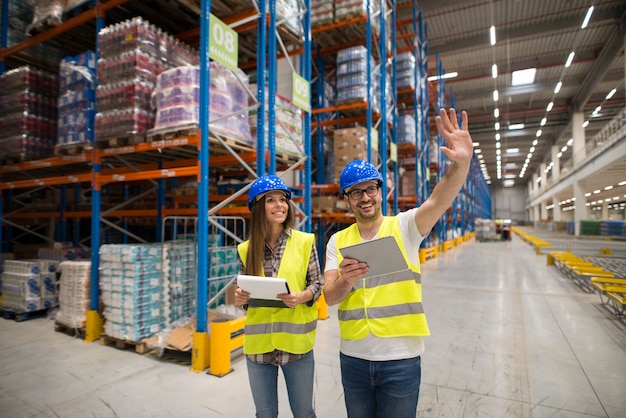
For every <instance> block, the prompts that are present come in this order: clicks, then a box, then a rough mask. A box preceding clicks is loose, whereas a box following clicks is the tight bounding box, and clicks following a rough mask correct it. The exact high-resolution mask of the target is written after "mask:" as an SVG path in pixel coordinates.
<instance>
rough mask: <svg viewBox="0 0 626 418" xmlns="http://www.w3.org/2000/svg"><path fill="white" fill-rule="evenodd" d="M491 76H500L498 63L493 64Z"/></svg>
mask: <svg viewBox="0 0 626 418" xmlns="http://www.w3.org/2000/svg"><path fill="white" fill-rule="evenodd" d="M491 77H492V78H498V64H493V65H492V66H491Z"/></svg>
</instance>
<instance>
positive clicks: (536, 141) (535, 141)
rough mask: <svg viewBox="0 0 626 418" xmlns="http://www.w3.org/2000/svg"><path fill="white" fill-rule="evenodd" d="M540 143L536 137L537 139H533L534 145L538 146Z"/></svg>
mask: <svg viewBox="0 0 626 418" xmlns="http://www.w3.org/2000/svg"><path fill="white" fill-rule="evenodd" d="M538 143H539V141H538V140H536V139H535V140H534V141H533V147H534V146H536V145H537V144H538Z"/></svg>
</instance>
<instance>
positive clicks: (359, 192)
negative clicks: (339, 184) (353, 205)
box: [348, 186, 378, 200]
mask: <svg viewBox="0 0 626 418" xmlns="http://www.w3.org/2000/svg"><path fill="white" fill-rule="evenodd" d="M364 192H365V193H366V194H367V195H368V196H369V197H374V196H376V194H377V193H378V186H369V187H368V188H366V189H356V190H350V191H349V192H348V196H350V199H352V200H360V199H361V198H362V197H363V193H364Z"/></svg>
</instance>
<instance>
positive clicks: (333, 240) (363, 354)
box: [324, 208, 424, 361]
mask: <svg viewBox="0 0 626 418" xmlns="http://www.w3.org/2000/svg"><path fill="white" fill-rule="evenodd" d="M416 210H417V208H414V209H411V210H408V211H406V212H401V213H399V214H398V215H396V216H397V217H398V220H399V222H400V229H401V231H402V238H403V240H404V248H405V250H406V254H407V257H408V258H409V260H410V261H411V263H412V264H418V263H419V248H420V244H421V243H422V240H423V239H424V237H423V236H422V234H420V232H419V230H418V229H417V225H415V211H416ZM375 238H378V233H376V236H374V238H372V239H375ZM361 241H362V242H363V241H366V240H363V239H362V240H361ZM338 269H339V268H338V264H337V236H336V234H333V235H332V236H331V237H330V239H329V240H328V244H326V263H325V266H324V271H329V270H338ZM339 349H340V351H341V352H342V353H343V354H345V355H347V356H350V357H357V358H361V359H364V360H370V361H386V360H400V359H405V358H412V357H417V356H420V355H422V353H423V352H424V341H423V339H422V337H394V338H380V337H377V336H375V335H374V334H372V333H369V334H368V335H367V337H365V338H363V339H360V340H344V339H343V338H342V339H341V343H340V347H339Z"/></svg>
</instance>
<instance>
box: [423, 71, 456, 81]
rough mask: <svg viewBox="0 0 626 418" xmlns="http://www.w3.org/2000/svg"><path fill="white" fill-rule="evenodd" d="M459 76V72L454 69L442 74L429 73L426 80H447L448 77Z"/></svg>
mask: <svg viewBox="0 0 626 418" xmlns="http://www.w3.org/2000/svg"><path fill="white" fill-rule="evenodd" d="M458 76H459V73H457V72H456V71H454V72H451V73H445V74H444V75H431V76H430V77H428V81H437V80H447V79H448V78H456V77H458Z"/></svg>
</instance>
